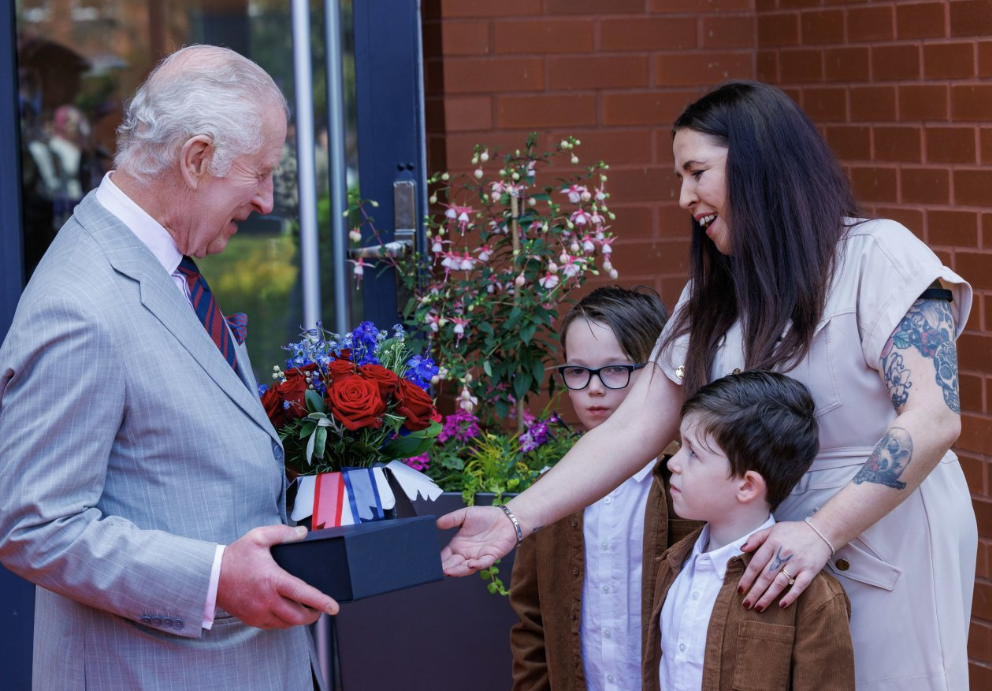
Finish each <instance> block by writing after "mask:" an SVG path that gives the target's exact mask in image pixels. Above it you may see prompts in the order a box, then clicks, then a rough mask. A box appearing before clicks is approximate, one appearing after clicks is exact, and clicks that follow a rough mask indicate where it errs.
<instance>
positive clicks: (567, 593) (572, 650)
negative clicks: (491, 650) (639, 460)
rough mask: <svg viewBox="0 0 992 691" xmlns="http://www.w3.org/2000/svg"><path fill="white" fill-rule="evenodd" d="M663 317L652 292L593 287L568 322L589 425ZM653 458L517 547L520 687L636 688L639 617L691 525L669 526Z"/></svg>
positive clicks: (615, 399)
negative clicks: (665, 560) (662, 564)
mask: <svg viewBox="0 0 992 691" xmlns="http://www.w3.org/2000/svg"><path fill="white" fill-rule="evenodd" d="M666 319H667V313H666V311H665V307H664V305H663V304H662V302H661V300H660V299H659V298H658V296H657V295H656V294H654V293H653V292H645V291H638V290H625V289H623V288H618V287H610V288H599V289H598V290H595V291H593V292H592V293H590V294H589V296H588V297H586V298H585V299H583V300H582V301H581V302H579V303H578V304H577V305H576V306H575V307H574V308H573V309H572V310H571V311H570V312H569V313H568V314H567V315H566V316H565V317H564V318H563V320H562V322H561V324H560V325H559V334H560V338H561V342H562V344H563V346H564V354H565V362H566V363H567V364H565V365H562V366H561V367H559V372H560V374H561V377H562V379H563V381H564V383H565V386H566V387H567V388H568V394H569V398H570V399H571V401H572V405H573V406H574V408H575V412H576V415H577V416H578V418H579V421H580V422H581V423H582V424H583V425H584V426H585V428H586V429H592V428H594V427H597V426H599V425H600V424H601V423H602V422H603V421H604V420H606V419H607V418H608V417H609V416H610V415H611V414H612V413H613V411H615V410H616V409H617V407H619V405H620V403H621V402H622V401H623V399H624V398H625V397H626V396H627V392H628V390H629V385H630V383H632V382H633V380H634V378H635V377H639V376H640V377H644V376H651V373H650V371H647V372H645V371H644V369H643V368H644V363H646V362H648V359H649V356H650V354H651V350H652V348H653V347H654V344H655V341H656V340H657V339H658V335H659V334H660V333H661V330H662V327H664V325H665V320H666ZM647 460H648V459H645V462H647ZM603 462H604V463H608V462H609V459H608V458H604V459H603ZM654 465H655V459H651V460H650V463H647V465H646V466H645V467H644V469H643V470H641V472H639V473H638V474H637V475H635V476H634V477H633V478H631V479H629V480H627V481H626V482H624V483H623V484H622V485H620V487H618V488H617V489H616V490H614V491H613V492H611V493H610V494H609V495H608V496H606V497H604V498H603V499H601V500H600V501H599V502H597V503H595V504H593V505H592V506H590V507H588V508H586V509H585V510H584V511H579V512H577V513H575V514H573V515H571V516H568V517H566V518H565V519H563V520H561V521H558V522H557V523H555V524H553V525H551V526H549V527H547V528H545V529H544V530H542V531H541V532H539V533H537V534H535V535H533V536H532V537H529V538H527V540H525V541H524V543H523V544H522V545H521V546H520V548H519V549H518V550H517V555H516V558H515V561H514V566H513V580H512V588H511V590H510V603H511V605H512V606H513V608H514V609H515V610H516V612H517V614H518V615H519V616H520V622H519V623H518V624H516V625H515V626H514V627H513V629H512V631H511V632H510V646H511V649H512V651H513V688H514V689H515V691H529V690H531V689H552V690H553V691H565V690H575V691H582V690H584V689H586V688H590V689H616V690H617V691H620V690H623V691H631V690H636V689H640V685H641V684H640V660H641V654H640V653H641V634H640V622H641V620H642V616H643V614H644V613H645V612H647V611H648V608H649V607H650V605H651V594H652V592H653V587H654V571H653V569H654V568H655V566H656V561H655V560H656V558H657V557H658V556H659V555H660V554H661V553H662V552H663V551H664V550H665V549H666V548H667V547H668V546H669V545H671V544H673V543H674V542H676V541H677V540H678V539H679V538H681V537H683V536H684V535H687V534H688V533H689V532H691V530H692V529H693V528H694V527H695V526H696V525H697V524H696V523H695V522H693V523H692V525H691V526H689V527H684V526H685V524H686V523H688V522H687V521H680V520H678V519H677V518H673V522H672V523H669V522H668V520H667V519H668V516H669V509H668V501H667V497H666V495H665V491H664V488H663V483H662V478H661V477H660V475H658V474H656V475H654V476H652V474H651V469H652V467H653V466H654ZM657 465H658V471H659V472H660V471H661V470H664V464H663V463H659V464H657ZM645 512H646V513H647V515H645ZM673 536H674V538H673ZM642 554H643V555H646V556H645V557H644V565H645V568H644V573H643V577H642V571H641V558H642ZM642 583H643V584H644V585H645V586H646V587H645V588H643V589H642ZM642 593H643V597H642Z"/></svg>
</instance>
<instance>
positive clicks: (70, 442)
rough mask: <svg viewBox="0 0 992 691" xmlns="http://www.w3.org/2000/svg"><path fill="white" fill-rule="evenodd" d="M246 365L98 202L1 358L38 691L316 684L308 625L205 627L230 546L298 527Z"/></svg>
mask: <svg viewBox="0 0 992 691" xmlns="http://www.w3.org/2000/svg"><path fill="white" fill-rule="evenodd" d="M238 362H239V367H240V372H239V373H235V372H234V370H232V368H231V367H230V365H228V364H227V362H226V361H225V360H224V358H223V356H222V355H221V354H220V351H219V350H218V349H217V347H216V346H215V345H214V342H213V341H212V340H211V338H210V336H209V335H208V334H207V332H206V330H205V329H204V328H203V326H202V325H201V323H200V322H199V320H198V319H197V317H196V314H195V313H194V312H193V310H192V308H191V307H190V305H189V302H188V301H187V300H185V299H184V298H183V295H182V293H180V291H178V290H177V289H176V286H175V284H174V283H173V281H172V278H171V277H170V276H169V275H168V274H167V273H166V272H165V271H163V270H162V266H161V264H159V263H158V261H157V260H156V259H155V257H154V256H153V255H152V253H151V252H150V251H149V250H148V249H147V248H146V247H145V246H144V245H143V244H142V243H141V241H140V240H138V238H137V236H135V235H134V234H133V233H132V232H131V231H130V230H128V228H127V227H125V226H124V225H123V224H122V223H121V222H120V221H119V220H118V219H117V218H116V217H114V216H113V215H111V214H110V213H109V212H108V211H107V210H106V209H104V208H103V207H102V206H101V205H100V204H99V203H98V202H97V201H96V196H95V194H93V193H91V194H90V195H88V196H87V197H86V198H85V199H84V200H83V201H82V203H81V204H80V205H79V207H78V208H77V209H76V211H75V213H74V215H73V217H72V218H71V219H70V220H69V221H68V222H67V223H66V225H65V226H64V227H63V228H62V230H61V231H60V232H59V234H58V236H57V237H56V238H55V241H54V242H53V243H52V246H51V248H50V249H49V250H48V253H47V254H46V255H45V257H44V259H43V260H42V262H41V263H40V264H39V266H38V268H37V270H36V271H35V273H34V276H33V277H32V279H31V281H30V283H29V284H28V286H27V288H26V289H25V291H24V294H23V295H22V297H21V300H20V303H19V304H18V307H17V313H16V315H15V317H14V322H13V325H12V326H11V329H10V332H9V334H8V336H7V338H6V340H5V341H4V343H3V346H2V348H0V561H2V562H3V564H4V565H5V566H6V567H7V568H8V569H10V570H11V571H13V572H15V573H18V574H20V575H21V576H23V577H24V578H27V579H28V580H31V581H33V582H34V583H36V584H37V585H38V586H39V587H38V588H37V599H36V611H35V641H34V688H35V689H53V690H55V689H58V690H59V691H63V690H67V689H128V690H129V691H133V690H135V689H156V690H158V689H195V688H218V689H220V688H237V689H239V691H243V690H246V689H249V690H250V689H258V690H259V691H271V690H272V689H311V688H312V681H311V676H310V667H311V664H312V662H313V660H314V653H313V644H312V641H311V637H310V635H309V632H308V631H307V630H306V629H305V628H300V627H297V628H294V629H289V630H272V631H263V630H260V629H255V628H251V627H248V626H245V625H244V624H243V623H241V622H240V621H239V620H238V619H235V618H234V617H232V616H230V615H228V614H226V613H225V612H223V611H221V610H218V612H217V617H216V620H215V622H214V625H213V628H212V629H210V630H205V629H203V628H202V619H203V608H204V603H205V602H206V597H207V588H208V584H209V580H210V570H211V566H212V564H213V559H214V552H215V548H216V546H217V544H230V543H231V542H233V541H234V540H236V539H237V538H238V537H240V536H241V535H243V534H244V533H245V532H247V531H248V530H250V529H251V528H254V527H257V526H261V525H270V524H275V523H285V522H286V510H285V479H284V474H283V467H282V458H283V452H282V448H281V446H280V444H279V439H278V436H277V435H276V432H275V430H274V429H273V428H272V425H271V424H270V423H269V420H268V418H267V417H266V415H265V411H264V410H263V408H262V406H261V404H260V403H259V400H258V396H257V395H256V386H255V381H254V377H253V376H252V374H251V368H250V365H249V362H248V354H247V352H246V350H245V349H244V348H243V347H240V348H239V350H238Z"/></svg>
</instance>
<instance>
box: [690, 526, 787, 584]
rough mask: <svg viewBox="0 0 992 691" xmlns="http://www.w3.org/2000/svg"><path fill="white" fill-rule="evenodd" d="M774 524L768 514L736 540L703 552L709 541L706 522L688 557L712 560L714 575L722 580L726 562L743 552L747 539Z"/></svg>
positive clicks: (725, 571)
mask: <svg viewBox="0 0 992 691" xmlns="http://www.w3.org/2000/svg"><path fill="white" fill-rule="evenodd" d="M773 525H775V518H774V517H773V516H772V515H771V514H769V515H768V518H767V519H766V520H765V522H764V523H762V524H761V525H760V526H758V527H757V528H755V529H754V530H752V531H751V532H749V533H748V534H747V535H744V536H742V537H740V538H738V539H737V540H734V541H733V542H731V543H730V544H727V545H724V546H723V547H721V548H720V549H715V550H713V551H712V552H705V551H704V550H705V549H706V545H708V544H709V541H710V524H709V523H707V524H706V526H705V527H704V528H703V532H701V533H700V534H699V538H697V539H696V544H695V545H693V547H692V553H691V554H690V555H689V558H690V559H693V560H695V559H709V560H710V561H711V562H713V570H714V571H716V575H717V576H718V577H719V578H720V580H721V581H722V580H723V579H724V577H725V576H726V575H727V564H728V563H729V562H730V560H731V559H733V558H734V557H736V556H738V555H740V554H743V552H742V551H741V547H742V546H743V545H744V543H746V542H747V541H748V538H750V537H751V536H752V535H754V534H755V533H756V532H758V531H759V530H764V529H765V528H771V527H772V526H773Z"/></svg>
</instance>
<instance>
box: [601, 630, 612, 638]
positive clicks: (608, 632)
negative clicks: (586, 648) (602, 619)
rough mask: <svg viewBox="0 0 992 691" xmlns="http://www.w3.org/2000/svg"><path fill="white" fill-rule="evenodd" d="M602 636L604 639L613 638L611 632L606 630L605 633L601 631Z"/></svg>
mask: <svg viewBox="0 0 992 691" xmlns="http://www.w3.org/2000/svg"><path fill="white" fill-rule="evenodd" d="M603 635H604V636H605V637H606V638H610V637H612V636H613V633H612V632H611V631H610V630H609V629H606V630H605V631H603Z"/></svg>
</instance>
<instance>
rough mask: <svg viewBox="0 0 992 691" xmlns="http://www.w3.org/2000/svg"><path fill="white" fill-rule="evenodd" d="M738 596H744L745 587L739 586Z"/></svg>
mask: <svg viewBox="0 0 992 691" xmlns="http://www.w3.org/2000/svg"><path fill="white" fill-rule="evenodd" d="M737 594H738V595H743V594H744V586H742V585H739V586H737Z"/></svg>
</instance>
